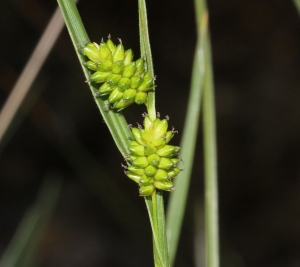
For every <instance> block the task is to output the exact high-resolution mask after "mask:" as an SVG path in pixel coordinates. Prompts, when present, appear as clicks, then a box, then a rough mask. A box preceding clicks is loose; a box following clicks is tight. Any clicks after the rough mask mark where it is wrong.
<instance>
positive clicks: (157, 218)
mask: <svg viewBox="0 0 300 267" xmlns="http://www.w3.org/2000/svg"><path fill="white" fill-rule="evenodd" d="M138 4H139V30H140V47H141V55H146V60H147V70H148V72H149V73H150V75H152V76H153V77H154V70H153V60H152V54H151V46H150V39H149V30H148V20H147V9H146V2H145V0H139V2H138ZM146 106H147V111H148V115H149V117H150V119H151V120H155V118H156V109H155V92H154V91H153V92H148V101H147V105H146ZM145 201H146V206H147V208H148V213H149V218H150V222H151V227H152V232H153V251H154V262H155V266H157V267H160V266H165V267H168V266H170V262H169V252H168V246H167V236H166V226H165V212H164V200H163V192H162V191H160V190H158V191H157V192H155V193H154V194H153V195H152V196H151V197H145Z"/></svg>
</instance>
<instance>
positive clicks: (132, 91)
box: [58, 0, 218, 267]
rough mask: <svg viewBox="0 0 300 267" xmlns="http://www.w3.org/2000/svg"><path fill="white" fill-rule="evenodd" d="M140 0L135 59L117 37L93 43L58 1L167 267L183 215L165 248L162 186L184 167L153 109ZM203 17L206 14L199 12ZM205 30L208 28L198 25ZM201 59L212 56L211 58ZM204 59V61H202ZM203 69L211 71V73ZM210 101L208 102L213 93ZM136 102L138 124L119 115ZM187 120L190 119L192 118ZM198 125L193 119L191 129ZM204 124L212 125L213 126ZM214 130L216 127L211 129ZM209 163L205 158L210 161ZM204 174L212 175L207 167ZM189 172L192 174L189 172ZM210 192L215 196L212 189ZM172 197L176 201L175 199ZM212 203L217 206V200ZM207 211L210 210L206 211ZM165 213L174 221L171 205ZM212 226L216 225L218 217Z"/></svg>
mask: <svg viewBox="0 0 300 267" xmlns="http://www.w3.org/2000/svg"><path fill="white" fill-rule="evenodd" d="M202 2H203V1H202ZM138 3H139V26H140V27H139V29H140V48H141V57H140V58H138V59H137V60H134V59H133V52H132V50H131V49H127V50H126V49H125V48H124V46H123V44H122V40H121V39H119V40H118V42H114V41H113V40H112V39H111V37H110V36H108V38H107V39H106V40H104V39H102V40H101V42H100V43H94V42H91V41H90V40H89V38H88V35H87V33H86V31H85V28H84V26H83V23H82V21H81V18H80V16H79V13H78V10H77V8H76V6H75V4H74V2H73V1H72V0H58V4H59V6H60V9H61V11H62V14H63V16H64V19H65V22H66V25H67V28H68V31H69V34H70V37H71V40H72V43H73V45H74V48H75V51H76V53H77V56H78V59H79V61H80V63H81V65H82V69H83V72H84V75H85V77H86V80H87V81H88V84H89V87H90V89H91V92H92V95H93V97H94V99H95V102H96V104H97V106H98V108H99V111H100V113H101V115H102V117H103V119H104V121H105V122H106V124H107V126H108V128H109V131H110V133H111V135H112V137H113V139H114V142H115V144H116V146H117V147H118V149H119V151H120V153H121V154H122V155H123V156H124V159H125V161H126V163H127V164H126V165H123V167H124V172H125V175H126V176H127V177H128V178H129V179H131V180H132V181H134V182H135V183H137V184H138V186H139V195H140V196H142V197H144V199H145V203H146V206H147V210H148V213H149V218H150V224H151V229H152V234H153V253H154V265H155V266H156V267H169V266H171V265H173V262H174V258H175V254H176V247H177V242H178V235H179V232H180V227H181V220H182V215H183V212H182V211H181V213H180V216H181V220H179V223H177V224H176V225H175V226H174V224H172V223H168V226H167V228H168V231H169V232H172V233H174V232H177V234H176V233H175V236H177V238H175V239H170V240H171V242H170V243H171V244H170V247H168V245H167V231H166V224H165V212H164V200H163V191H173V190H174V178H175V177H176V176H177V175H178V174H179V173H181V171H182V169H180V168H179V167H178V164H179V165H180V160H179V158H178V154H179V151H180V146H176V145H172V144H171V142H170V141H171V139H172V137H173V136H174V134H175V133H176V131H175V129H174V128H172V129H170V128H169V125H168V120H169V117H168V116H166V117H164V118H163V117H160V114H159V112H157V111H156V107H155V76H154V74H153V73H154V72H153V64H152V56H151V49H150V42H149V34H148V26H147V23H148V22H147V13H146V5H145V0H139V1H138ZM201 16H202V17H205V16H203V14H201ZM204 21H205V19H204ZM204 28H205V27H204ZM199 32H200V31H199ZM203 32H206V31H205V30H204V31H203V30H202V33H203ZM199 44H200V42H199ZM207 45H208V44H207V43H206V44H205V45H203V42H202V41H201V49H203V47H204V48H205V47H207ZM202 53H203V51H202ZM204 53H205V51H204ZM205 59H206V60H208V61H209V60H210V58H205ZM202 61H203V60H202ZM195 62H196V63H195V66H196V69H195V71H198V70H199V68H201V64H200V63H201V62H200V63H199V62H198V61H197V60H196V61H195ZM203 62H204V64H206V62H205V61H203ZM203 62H202V63H203ZM207 73H208V74H209V72H207ZM196 76H197V75H196ZM200 77H204V78H203V81H202V80H201V82H200V83H196V85H195V83H194V87H195V88H194V91H196V90H198V91H199V90H200V89H201V88H200V87H203V86H204V87H205V84H211V79H210V77H209V76H205V75H203V73H202V74H201V75H200ZM205 77H206V79H205ZM205 81H207V83H205ZM207 89H208V91H207V92H208V94H209V95H210V97H212V96H213V95H211V91H212V87H211V86H208V87H207ZM199 92H200V93H199ZM199 92H198V93H197V94H196V95H197V97H196V98H195V99H193V101H194V104H195V105H196V106H197V107H198V108H197V114H196V117H194V118H193V120H196V121H197V118H198V116H199V106H200V99H201V97H200V96H201V91H199ZM210 101H212V99H211V98H210ZM134 104H138V105H145V112H144V113H143V117H144V118H143V123H141V125H140V124H138V126H137V127H132V126H131V125H130V124H128V123H127V122H126V119H125V118H124V116H123V114H122V110H123V109H125V108H130V106H131V105H134ZM212 107H213V106H212V105H210V106H207V111H208V113H207V114H208V115H212V117H210V118H209V117H208V118H209V120H211V119H212V118H213V116H214V114H213V113H212V112H210V109H211V108H212ZM190 122H192V121H191V120H190ZM212 123H213V122H212ZM210 125H213V124H208V126H210ZM197 128H198V127H197V123H196V124H195V126H194V129H197ZM207 129H209V130H211V129H212V128H211V127H210V128H207ZM212 130H213V131H214V129H212ZM196 133H197V130H195V131H194V134H193V136H194V137H193V138H194V139H195V136H196ZM207 133H208V134H210V133H209V132H207ZM214 141H215V140H214V135H212V139H211V138H210V139H209V142H212V143H213V142H214ZM209 142H208V143H207V144H208V146H210V145H211V143H210V144H209ZM214 149H215V148H214V147H213V150H214ZM189 150H190V151H189V152H190V153H188V155H189V158H192V157H193V152H194V148H190V149H189ZM208 150H210V147H208ZM210 155H211V158H213V157H215V155H214V153H210ZM211 162H212V161H210V160H209V164H210V165H211ZM191 163H192V161H191ZM213 168H215V166H213ZM208 170H212V168H210V166H208ZM207 174H208V176H211V174H210V172H209V171H208V172H207ZM188 175H190V171H189V172H188ZM213 176H214V177H215V173H213ZM175 180H176V179H175ZM207 181H213V183H208V184H209V186H211V185H212V186H215V185H216V183H215V179H213V180H210V179H208V180H207ZM188 183H189V179H186V182H185V185H184V186H183V188H184V191H185V195H186V192H187V188H188ZM179 192H182V191H179ZM213 197H214V199H216V197H217V196H216V194H215V195H214V196H213ZM171 202H173V203H176V201H171ZM171 204H172V203H171ZM213 204H214V205H215V204H216V202H214V203H213ZM184 205H185V201H184V202H183V205H181V206H182V209H184ZM173 206H174V205H173ZM208 208H210V207H208ZM182 209H181V210H182ZM212 212H213V213H214V212H217V210H216V209H212ZM210 214H211V213H208V215H210ZM168 217H169V218H170V220H172V205H171V211H170V216H169V215H168ZM173 222H174V220H173ZM214 225H216V221H215V222H214ZM214 230H216V228H214ZM216 235H217V231H216ZM208 242H209V240H208ZM216 248H217V246H215V248H213V249H214V250H215V251H214V253H213V255H214V256H215V257H216V258H217V256H218V255H217V253H218V251H217V249H216ZM169 249H170V251H171V252H172V253H171V254H170V256H171V258H170V257H169ZM208 262H209V261H208ZM211 266H214V267H217V260H216V261H214V263H212V264H209V265H208V267H211Z"/></svg>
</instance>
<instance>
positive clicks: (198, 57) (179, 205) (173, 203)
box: [167, 14, 208, 266]
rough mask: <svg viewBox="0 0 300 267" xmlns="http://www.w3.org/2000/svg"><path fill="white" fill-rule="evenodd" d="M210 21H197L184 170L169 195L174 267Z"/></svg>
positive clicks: (184, 146)
mask: <svg viewBox="0 0 300 267" xmlns="http://www.w3.org/2000/svg"><path fill="white" fill-rule="evenodd" d="M207 19H208V17H207V14H202V16H201V17H199V18H197V20H198V21H199V23H197V26H198V29H197V35H198V41H197V44H196V50H195V56H194V64H193V71H192V81H191V88H190V96H189V100H188V108H187V114H186V118H185V124H184V132H183V136H182V140H181V147H182V149H181V153H180V157H181V158H182V159H183V160H184V164H181V167H183V168H184V172H181V173H180V174H179V175H178V177H177V178H176V180H175V186H176V190H175V191H174V192H173V193H172V194H171V195H170V200H169V206H168V212H167V236H168V244H169V253H170V262H171V266H173V264H174V261H175V256H176V253H177V247H178V242H179V237H180V231H181V227H182V221H183V217H184V211H185V206H186V200H187V194H188V189H189V184H190V180H191V174H192V167H193V163H194V155H195V148H196V143H197V134H198V128H199V117H200V108H201V100H202V88H203V84H204V70H205V66H204V65H205V62H204V55H205V54H204V36H205V34H206V32H207Z"/></svg>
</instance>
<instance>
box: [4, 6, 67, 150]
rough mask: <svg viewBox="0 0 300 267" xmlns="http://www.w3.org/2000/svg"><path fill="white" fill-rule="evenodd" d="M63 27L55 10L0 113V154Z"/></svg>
mask: <svg viewBox="0 0 300 267" xmlns="http://www.w3.org/2000/svg"><path fill="white" fill-rule="evenodd" d="M63 26H64V22H63V19H62V17H61V14H60V11H59V9H58V8H57V9H56V10H55V12H54V14H53V15H52V18H51V20H50V22H49V23H48V25H47V28H46V29H45V31H44V33H43V35H42V36H41V38H40V40H39V42H38V44H37V45H36V47H35V48H34V51H33V53H32V55H31V56H30V58H29V60H28V62H27V63H26V66H25V67H24V69H23V71H22V73H21V75H20V76H19V78H18V80H17V81H16V84H15V85H14V87H13V88H12V90H11V93H10V95H9V97H8V99H7V100H6V102H5V104H4V106H3V107H2V109H1V112H0V154H1V152H2V151H3V149H4V146H5V143H8V141H9V138H10V137H11V136H12V134H10V135H8V134H7V132H8V130H9V129H10V128H11V127H10V126H11V125H12V122H13V121H14V119H15V118H16V113H17V111H18V110H19V109H20V106H21V105H22V103H23V101H24V99H25V98H26V96H27V95H28V93H29V91H30V89H31V86H32V84H33V82H34V80H35V78H36V77H37V75H38V73H39V71H40V69H41V67H42V65H43V64H44V62H45V60H46V58H47V56H48V55H49V53H50V51H51V49H52V47H53V45H54V44H55V42H56V40H57V38H58V36H59V34H60V32H61V31H62V29H63Z"/></svg>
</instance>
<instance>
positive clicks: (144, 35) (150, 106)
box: [139, 0, 156, 120]
mask: <svg viewBox="0 0 300 267" xmlns="http://www.w3.org/2000/svg"><path fill="white" fill-rule="evenodd" d="M139 25H140V27H139V28H140V47H141V55H146V59H147V71H148V72H149V74H150V75H151V76H152V77H154V70H153V60H152V53H151V46H150V39H149V31H148V20H147V9H146V3H145V0H139ZM146 106H147V112H148V115H149V117H150V119H151V120H155V119H156V110H155V92H154V90H153V91H152V92H151V91H150V92H148V100H147V104H146Z"/></svg>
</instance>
